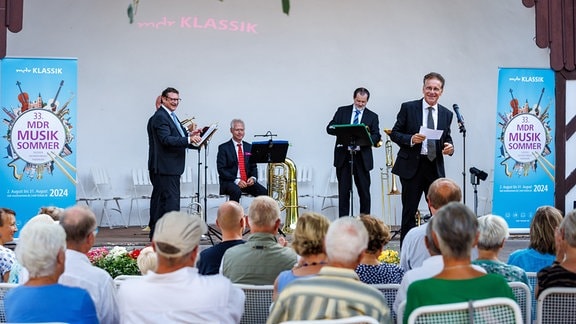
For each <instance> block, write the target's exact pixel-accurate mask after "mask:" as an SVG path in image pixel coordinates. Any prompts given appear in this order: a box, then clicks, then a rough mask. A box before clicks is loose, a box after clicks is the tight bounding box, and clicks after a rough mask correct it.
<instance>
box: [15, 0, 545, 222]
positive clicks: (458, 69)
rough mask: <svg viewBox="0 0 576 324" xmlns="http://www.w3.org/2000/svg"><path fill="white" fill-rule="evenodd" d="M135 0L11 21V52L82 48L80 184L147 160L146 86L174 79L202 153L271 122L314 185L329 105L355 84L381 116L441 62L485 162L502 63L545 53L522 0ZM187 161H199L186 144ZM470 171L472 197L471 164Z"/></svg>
mask: <svg viewBox="0 0 576 324" xmlns="http://www.w3.org/2000/svg"><path fill="white" fill-rule="evenodd" d="M129 3H130V1H128V0H125V1H121V0H98V1H87V0H50V1H45V0H27V1H25V8H24V28H23V30H22V31H21V32H20V33H17V34H11V33H9V34H8V55H7V56H8V57H76V58H78V64H79V84H78V89H79V92H78V97H77V98H78V107H79V111H78V129H77V132H78V134H77V140H78V161H77V166H78V172H79V178H80V181H81V182H82V183H83V184H84V185H85V187H87V188H90V187H91V186H92V184H91V181H90V177H89V174H90V169H91V168H105V169H107V170H108V171H109V173H110V174H111V175H112V178H113V185H114V187H115V188H116V189H117V190H118V191H119V192H129V191H130V189H131V184H132V181H131V176H130V171H131V169H132V168H145V167H146V163H147V148H148V147H147V145H148V144H147V135H146V122H147V120H148V118H149V117H150V116H151V114H152V113H153V112H154V100H155V98H156V96H157V95H159V93H160V92H161V91H162V90H163V89H164V88H165V87H167V86H173V87H175V88H177V89H179V90H180V95H181V97H182V98H183V101H182V103H181V105H180V107H179V108H178V111H177V113H178V114H179V116H180V118H181V119H183V118H187V117H192V116H195V118H196V121H197V122H198V123H199V124H200V125H208V124H210V123H212V122H219V124H220V131H218V132H217V133H216V135H215V136H214V139H213V144H212V147H211V149H210V151H209V156H208V160H209V161H208V165H209V166H210V167H213V166H214V165H215V160H216V145H217V144H219V143H220V142H223V141H225V140H227V139H228V138H229V137H230V136H229V135H230V134H229V132H228V124H229V122H230V120H231V119H232V118H237V117H239V118H242V119H244V120H245V122H246V129H247V132H246V139H247V140H253V135H255V134H263V133H265V132H266V131H268V130H270V131H272V132H273V133H276V134H278V139H286V140H289V141H290V142H291V144H292V145H291V147H290V149H289V152H288V156H289V157H290V158H292V159H293V160H294V161H295V163H296V165H311V166H313V168H314V181H315V192H316V194H319V193H323V192H324V188H325V185H326V180H327V177H328V175H329V173H330V170H331V168H332V152H333V145H334V140H335V139H334V137H332V136H329V135H327V134H326V131H325V127H326V125H327V123H328V122H329V121H330V119H331V117H332V115H333V114H334V112H335V110H336V108H337V107H338V106H341V105H347V104H350V103H352V92H353V90H354V89H355V88H357V87H359V86H364V87H366V88H368V89H369V90H370V91H371V94H372V96H371V98H370V101H369V103H368V107H369V108H371V109H372V110H374V111H376V112H377V113H378V114H379V115H380V125H381V127H382V128H391V127H392V126H393V124H394V121H395V116H396V113H397V111H398V109H399V107H400V104H401V103H402V102H403V101H407V100H411V99H417V98H421V95H422V93H421V87H422V77H423V75H424V74H426V73H428V72H430V71H437V72H440V73H442V74H443V75H444V76H445V78H446V85H445V90H444V95H443V97H442V98H441V100H440V102H441V103H442V104H444V105H445V106H449V107H451V106H452V104H454V103H458V104H459V106H460V108H461V111H462V113H463V115H464V117H465V119H466V127H467V130H468V132H467V137H466V146H467V152H466V169H468V168H469V167H470V166H475V167H477V168H479V169H482V170H485V171H487V172H488V173H489V174H491V173H492V171H493V170H492V169H493V158H494V157H493V151H494V150H493V149H492V147H493V145H494V139H493V134H494V133H495V129H494V128H495V104H496V92H497V75H498V67H500V66H502V67H538V68H542V67H544V68H546V67H548V66H549V64H548V52H547V50H541V49H539V48H537V47H536V45H535V44H534V39H533V38H534V10H533V9H527V8H525V7H524V6H523V5H522V3H521V1H520V0H505V1H502V0H486V1H467V0H436V1H429V0H408V1H391V0H354V1H352V0H348V1H345V0H339V1H335V0H292V1H291V4H292V8H291V12H290V15H289V16H286V15H284V14H283V13H282V12H281V8H280V0H242V1H240V0H225V1H223V2H220V1H217V0H143V1H141V2H140V7H139V8H138V13H137V16H136V22H135V23H134V24H129V23H128V19H127V16H126V8H127V6H128V4H129ZM221 20H222V21H221ZM223 21H226V22H223ZM230 21H236V23H235V24H234V23H231V22H230ZM234 26H236V27H234ZM201 27H204V28H201ZM214 27H216V28H214ZM224 27H226V28H225V29H222V28H224ZM235 28H236V29H237V30H235V31H234V30H233V29H235ZM219 29H221V30H219ZM452 132H453V133H452V135H453V139H454V144H455V147H456V153H455V154H454V156H453V157H451V158H448V159H447V161H446V163H447V165H446V171H447V176H448V177H451V178H453V179H455V180H456V181H457V182H458V183H461V184H462V182H463V181H464V180H463V178H462V171H463V154H462V153H463V152H462V147H463V145H462V136H461V135H460V134H459V133H458V125H457V124H456V123H455V122H454V123H453V125H452ZM394 152H397V147H396V146H395V145H394ZM188 163H189V164H190V166H195V164H196V153H194V152H191V153H190V154H189V161H188ZM380 167H385V152H384V149H383V148H380V149H376V151H375V169H374V171H373V172H372V187H371V190H372V197H373V199H372V200H373V202H372V211H373V213H374V214H376V215H380V214H381V213H382V209H381V199H380V197H381V186H380V170H379V168H380ZM491 178H492V177H490V178H489V179H491ZM465 185H466V187H467V191H466V202H467V205H469V206H471V207H472V205H473V196H472V188H471V185H470V184H469V178H468V175H467V176H466V181H465ZM491 193H492V183H491V182H490V181H489V180H488V181H486V182H484V183H482V184H481V185H480V187H479V196H480V206H479V213H487V212H490V210H491V205H490V201H491ZM421 206H424V204H423V203H421ZM316 209H319V203H318V201H317V202H316ZM327 212H329V213H334V210H331V211H327Z"/></svg>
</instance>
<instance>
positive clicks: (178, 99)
mask: <svg viewBox="0 0 576 324" xmlns="http://www.w3.org/2000/svg"><path fill="white" fill-rule="evenodd" d="M165 98H166V99H168V100H169V101H176V102H180V101H182V99H181V98H170V97H165Z"/></svg>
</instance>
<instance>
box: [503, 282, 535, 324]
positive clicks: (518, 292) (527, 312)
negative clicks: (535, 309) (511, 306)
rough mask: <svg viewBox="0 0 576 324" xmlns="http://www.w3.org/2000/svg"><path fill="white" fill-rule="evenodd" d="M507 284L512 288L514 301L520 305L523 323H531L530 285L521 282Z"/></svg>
mask: <svg viewBox="0 0 576 324" xmlns="http://www.w3.org/2000/svg"><path fill="white" fill-rule="evenodd" d="M508 285H509V286H510V288H512V292H513V293H514V297H515V298H516V303H517V304H518V306H520V310H521V311H522V316H523V317H524V323H526V324H530V323H532V293H531V292H530V287H528V285H526V284H525V283H523V282H517V281H515V282H509V283H508Z"/></svg>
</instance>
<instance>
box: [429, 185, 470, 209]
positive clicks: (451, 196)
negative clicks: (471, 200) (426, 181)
mask: <svg viewBox="0 0 576 324" xmlns="http://www.w3.org/2000/svg"><path fill="white" fill-rule="evenodd" d="M427 198H428V204H429V205H430V209H431V210H432V214H434V213H435V211H436V210H438V209H440V208H441V207H442V206H445V205H447V204H448V203H449V202H453V201H454V202H459V201H460V200H462V191H461V190H460V187H459V186H458V185H457V184H456V182H454V181H453V180H451V179H448V178H438V179H436V180H435V181H434V182H432V184H431V185H430V188H428V195H427Z"/></svg>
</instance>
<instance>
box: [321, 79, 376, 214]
mask: <svg viewBox="0 0 576 324" xmlns="http://www.w3.org/2000/svg"><path fill="white" fill-rule="evenodd" d="M353 98H354V104H352V105H349V106H343V107H339V108H338V110H337V111H336V113H335V114H334V117H333V118H332V120H331V121H330V123H328V126H327V127H326V131H327V132H328V134H330V135H336V131H335V129H334V128H333V127H332V126H333V125H343V124H364V125H366V127H367V129H368V132H369V133H370V138H371V139H372V143H373V144H374V145H376V144H377V143H378V142H379V141H380V139H381V138H382V136H381V135H380V128H379V125H378V115H377V114H376V113H374V112H373V111H371V110H369V109H368V108H366V104H367V103H368V100H369V99H370V92H368V90H367V89H365V88H358V89H356V90H355V91H354V97H353ZM351 149H352V150H353V153H354V154H353V157H354V170H353V174H354V182H355V183H356V189H357V190H358V196H359V197H360V213H361V214H370V204H371V202H370V170H372V168H373V167H374V159H373V157H372V146H371V145H366V146H361V147H353V148H351ZM334 166H335V167H336V177H337V178H338V197H339V198H338V213H339V215H340V217H342V216H350V191H351V190H352V170H351V163H350V150H349V147H348V146H345V145H341V144H338V143H336V145H335V147H334Z"/></svg>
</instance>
